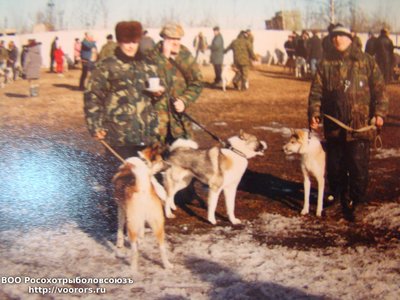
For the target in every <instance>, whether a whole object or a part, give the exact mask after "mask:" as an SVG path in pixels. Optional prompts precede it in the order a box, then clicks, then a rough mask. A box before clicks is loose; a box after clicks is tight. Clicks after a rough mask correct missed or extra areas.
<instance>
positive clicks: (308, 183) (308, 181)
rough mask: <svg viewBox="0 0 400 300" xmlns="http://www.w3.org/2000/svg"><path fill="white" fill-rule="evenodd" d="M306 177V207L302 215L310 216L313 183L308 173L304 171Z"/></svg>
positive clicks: (304, 183) (304, 206) (304, 184)
mask: <svg viewBox="0 0 400 300" xmlns="http://www.w3.org/2000/svg"><path fill="white" fill-rule="evenodd" d="M303 175H304V182H303V186H304V205H303V210H302V211H301V214H302V215H306V214H308V212H309V210H310V189H311V181H310V178H309V176H308V174H307V172H306V171H303Z"/></svg>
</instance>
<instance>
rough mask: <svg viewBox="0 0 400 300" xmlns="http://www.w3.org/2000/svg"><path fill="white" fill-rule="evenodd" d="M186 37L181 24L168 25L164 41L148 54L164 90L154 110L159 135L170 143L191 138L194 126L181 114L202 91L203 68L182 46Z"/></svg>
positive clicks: (164, 28) (162, 32)
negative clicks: (156, 113)
mask: <svg viewBox="0 0 400 300" xmlns="http://www.w3.org/2000/svg"><path fill="white" fill-rule="evenodd" d="M183 35H184V31H183V28H182V27H181V26H180V25H179V24H176V23H169V24H167V25H165V26H164V27H163V28H162V29H161V32H160V36H161V37H162V38H163V40H162V41H160V42H159V43H158V44H156V46H155V47H154V48H153V49H152V50H150V51H149V52H147V60H148V61H149V62H150V63H154V64H155V65H156V66H157V69H158V74H159V77H160V79H161V84H162V85H163V86H164V87H165V93H164V94H163V95H162V96H161V99H160V100H159V101H157V102H156V104H155V107H156V109H157V112H158V118H159V122H160V126H159V132H160V136H161V138H163V139H164V138H165V140H164V141H165V142H168V143H170V142H172V141H173V140H175V139H177V138H191V136H192V130H191V128H192V124H191V123H190V122H189V121H188V120H187V119H186V118H185V116H184V115H181V113H182V112H184V111H185V110H186V109H187V108H188V107H189V106H190V105H191V104H192V103H193V102H194V101H196V99H197V98H198V97H199V96H200V93H201V91H202V89H203V87H202V82H201V80H202V75H201V72H200V68H199V66H198V64H197V63H196V61H195V58H194V57H193V55H192V54H191V53H190V51H189V49H187V48H186V47H185V46H183V45H181V38H182V37H183ZM171 99H173V100H171Z"/></svg>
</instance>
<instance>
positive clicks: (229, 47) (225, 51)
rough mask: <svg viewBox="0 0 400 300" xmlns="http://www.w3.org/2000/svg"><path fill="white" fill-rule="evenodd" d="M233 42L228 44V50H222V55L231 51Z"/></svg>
mask: <svg viewBox="0 0 400 300" xmlns="http://www.w3.org/2000/svg"><path fill="white" fill-rule="evenodd" d="M232 45H233V42H232V43H230V44H229V46H228V48H226V49H225V50H224V54H225V53H227V52H228V51H229V50H232Z"/></svg>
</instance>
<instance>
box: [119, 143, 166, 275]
mask: <svg viewBox="0 0 400 300" xmlns="http://www.w3.org/2000/svg"><path fill="white" fill-rule="evenodd" d="M157 151H158V149H157V150H156V149H155V148H146V149H145V150H143V151H141V152H139V155H140V156H141V158H139V157H131V158H128V159H126V161H125V163H124V164H123V165H122V166H120V168H119V171H118V173H117V174H116V175H115V176H114V178H113V183H114V187H115V188H114V189H115V201H116V202H117V204H118V233H117V248H119V249H124V227H125V225H126V227H127V233H128V237H129V240H130V242H131V249H132V250H131V252H132V258H131V265H132V267H133V269H134V270H135V271H136V270H137V265H138V245H137V244H138V238H139V237H143V236H144V229H145V224H146V223H147V224H148V225H149V226H150V227H151V229H152V231H153V233H154V235H155V236H156V238H157V241H158V244H159V248H160V252H161V259H162V263H163V266H164V268H171V267H172V264H171V263H170V262H169V261H168V258H167V253H166V247H165V230H164V214H163V209H162V202H161V200H160V196H159V195H160V193H159V192H160V191H159V188H160V186H159V184H158V183H157V181H156V179H155V178H154V176H153V175H154V174H156V173H158V172H159V171H161V169H163V167H164V162H163V161H162V158H161V155H160V154H159V153H158V152H157ZM161 188H162V187H161ZM162 192H163V189H161V193H162Z"/></svg>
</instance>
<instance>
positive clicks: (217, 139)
mask: <svg viewBox="0 0 400 300" xmlns="http://www.w3.org/2000/svg"><path fill="white" fill-rule="evenodd" d="M170 101H171V102H172V103H174V102H175V101H176V99H175V98H173V97H170ZM177 114H180V115H182V116H185V118H186V119H188V120H189V121H190V122H192V123H194V124H196V125H197V126H199V127H200V128H201V129H202V130H203V131H204V132H206V133H208V134H209V135H210V136H211V137H212V138H213V139H214V140H216V141H217V142H219V143H220V144H221V145H222V146H223V147H225V146H226V143H225V142H224V141H223V140H221V139H220V138H219V137H218V136H217V135H216V134H214V133H212V132H211V131H209V130H208V129H207V128H206V127H205V126H204V125H202V124H200V123H199V122H198V121H196V120H195V119H193V118H192V117H191V116H190V115H188V114H187V113H186V112H181V113H177Z"/></svg>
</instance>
